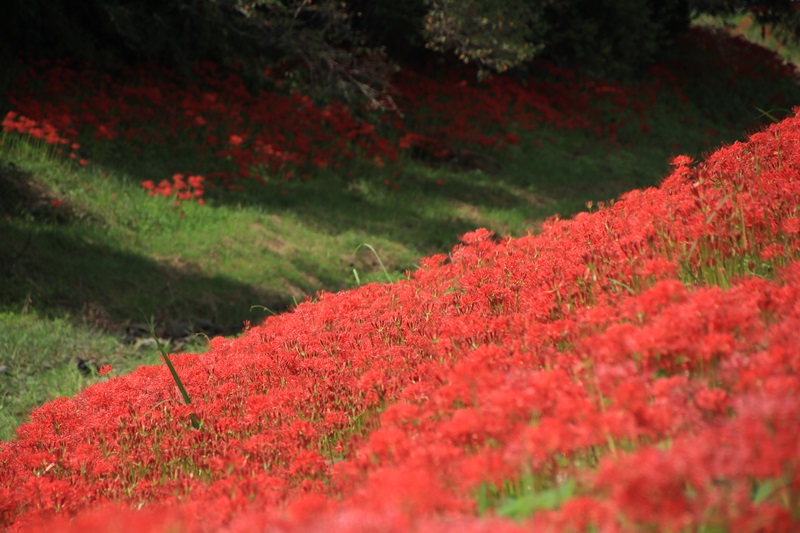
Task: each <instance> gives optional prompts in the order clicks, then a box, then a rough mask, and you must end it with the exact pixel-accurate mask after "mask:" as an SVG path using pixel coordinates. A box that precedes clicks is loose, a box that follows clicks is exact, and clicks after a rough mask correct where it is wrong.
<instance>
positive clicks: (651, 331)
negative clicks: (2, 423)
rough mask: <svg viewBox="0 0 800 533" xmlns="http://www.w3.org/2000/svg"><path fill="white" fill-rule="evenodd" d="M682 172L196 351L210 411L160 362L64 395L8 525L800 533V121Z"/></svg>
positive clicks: (197, 377)
mask: <svg viewBox="0 0 800 533" xmlns="http://www.w3.org/2000/svg"><path fill="white" fill-rule="evenodd" d="M796 112H800V109H798V110H797V111H796ZM675 163H676V169H675V171H674V172H673V173H672V174H671V175H670V176H669V177H667V178H666V180H665V181H664V182H663V184H662V185H661V187H659V188H657V189H656V188H653V189H647V190H644V191H634V192H631V193H628V194H626V195H625V196H623V197H622V198H621V199H619V200H618V201H617V202H615V203H613V204H612V205H610V206H607V207H606V206H604V207H603V208H601V209H600V210H599V211H597V212H595V213H591V214H589V213H583V214H581V215H578V216H577V217H575V218H574V219H571V220H558V219H553V220H551V221H549V222H548V223H547V224H546V225H545V227H544V229H543V231H542V233H541V234H540V235H536V236H528V237H525V238H520V239H512V240H503V241H501V242H496V241H495V240H493V238H492V235H491V233H490V232H488V231H486V230H478V231H476V232H473V233H470V234H467V235H465V236H464V237H463V245H461V246H458V247H456V248H455V249H454V250H453V251H452V253H451V254H450V255H449V257H448V256H445V255H438V256H433V257H430V258H427V259H425V260H423V261H422V267H421V269H420V270H418V271H417V272H415V273H414V274H413V276H409V279H408V280H406V281H401V282H398V283H395V284H391V285H377V284H372V285H367V286H364V287H362V288H359V289H357V290H352V291H346V292H341V293H337V294H324V293H323V294H320V295H319V297H318V299H317V301H315V302H308V303H304V304H302V305H300V306H298V307H297V308H296V309H295V310H294V311H293V312H292V313H288V314H284V315H279V316H275V317H271V318H269V319H267V320H266V321H265V322H264V323H263V324H261V325H258V326H252V327H250V328H249V329H248V331H247V332H246V334H245V335H244V336H242V337H241V338H238V339H234V340H228V339H223V338H216V339H213V340H212V341H211V346H210V350H209V351H208V352H207V353H204V354H200V355H191V354H186V355H175V356H174V364H175V367H176V369H177V372H178V373H179V374H180V375H181V378H182V381H183V383H184V385H185V386H186V388H187V389H188V392H189V394H190V396H191V397H192V399H193V403H192V404H191V405H190V406H187V405H185V404H184V403H183V402H182V401H181V397H180V394H179V392H178V391H177V390H176V388H175V384H174V382H173V381H172V378H171V377H170V374H169V372H168V371H167V369H166V368H164V367H162V366H157V367H143V368H140V369H138V370H137V371H135V372H134V373H132V374H130V375H127V376H122V377H115V378H111V379H110V380H109V381H108V382H105V383H100V384H97V385H94V386H92V387H90V388H88V389H86V390H84V391H83V392H82V393H80V394H78V395H77V396H75V397H73V398H61V399H58V400H56V401H53V402H50V403H47V404H45V405H44V406H42V407H41V408H39V409H37V410H36V411H34V413H33V414H32V415H31V420H30V422H28V423H26V424H25V425H23V426H21V427H20V428H19V429H18V432H17V438H16V439H15V440H12V441H10V442H7V443H3V444H2V445H0V523H1V524H2V525H3V526H4V527H7V528H9V529H10V530H12V531H37V530H49V531H53V530H65V531H81V530H87V529H116V530H120V531H137V532H138V531H161V530H167V529H180V530H185V531H220V530H225V531H256V530H258V531H262V530H281V531H348V532H353V531H356V532H357V531H398V532H399V531H408V530H417V531H452V530H453V529H456V528H458V529H459V530H462V529H463V530H464V531H490V530H491V531H521V530H523V529H526V530H529V529H534V530H542V531H588V530H596V529H599V530H602V531H641V530H654V531H670V530H671V531H678V530H699V529H703V528H709V529H715V530H728V531H757V530H758V531H761V530H764V531H785V532H789V531H793V530H796V529H797V528H798V527H800V507H798V501H800V451H799V450H800V449H799V448H798V446H797V442H798V440H799V439H800V395H799V394H798V392H800V377H798V376H799V374H798V371H799V370H800V350H798V347H799V346H800V337H798V331H800V307H798V305H797V302H798V301H800V261H799V259H800V235H798V228H800V222H798V220H799V219H800V207H798V206H800V115H795V116H794V117H792V118H790V119H787V120H786V121H784V122H782V123H780V124H777V125H775V126H773V127H770V128H769V129H768V130H766V131H764V132H762V133H758V134H755V135H753V136H752V137H751V138H750V140H749V141H748V142H746V143H737V144H735V145H733V146H731V147H728V148H724V149H721V150H719V151H718V152H716V153H714V154H713V155H711V156H710V157H709V158H708V159H707V160H706V161H705V162H702V163H700V164H698V165H697V166H695V167H691V166H690V164H689V163H690V162H689V161H687V160H685V159H677V160H676V162H675ZM774 247H779V248H780V252H779V253H778V252H774V251H773V252H770V253H767V251H768V250H772V249H773V248H774ZM767 256H768V257H769V259H765V257H767ZM773 272H777V275H775V276H772V275H771V273H773ZM760 276H768V277H774V279H771V280H770V279H764V278H762V277H760ZM703 281H708V282H710V283H703ZM191 414H194V415H195V416H196V417H197V418H198V419H199V420H200V421H201V427H200V429H197V430H195V429H193V427H192V424H191V421H190V415H191ZM554 491H557V492H554ZM556 493H557V494H559V495H560V496H559V498H558V499H556V500H553V498H550V499H549V500H548V499H543V498H539V499H537V498H536V497H537V496H539V495H552V494H556ZM526 502H527V503H526ZM548 502H549V503H548ZM524 505H528V511H527V512H526V513H523V516H528V517H527V518H526V519H525V521H524V522H522V523H516V522H509V521H505V520H503V519H502V518H501V515H507V514H513V513H516V512H517V511H514V509H518V508H519V507H520V506H524ZM140 509H141V510H140ZM481 510H483V511H484V512H486V513H488V517H480V516H479V513H480V511H481Z"/></svg>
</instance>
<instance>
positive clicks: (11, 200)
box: [0, 59, 800, 505]
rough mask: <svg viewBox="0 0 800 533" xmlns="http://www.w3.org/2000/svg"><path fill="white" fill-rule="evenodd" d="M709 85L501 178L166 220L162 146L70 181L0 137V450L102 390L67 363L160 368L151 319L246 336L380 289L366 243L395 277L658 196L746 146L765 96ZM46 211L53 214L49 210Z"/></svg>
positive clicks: (433, 179)
mask: <svg viewBox="0 0 800 533" xmlns="http://www.w3.org/2000/svg"><path fill="white" fill-rule="evenodd" d="M699 60H700V59H698V61H699ZM713 74H714V73H709V77H708V78H707V79H702V80H697V82H696V84H694V85H693V87H692V88H690V90H688V91H687V92H688V93H689V96H690V101H689V102H688V104H687V106H686V107H685V108H680V106H679V105H678V102H677V100H676V97H675V96H674V95H673V94H672V93H671V92H669V91H665V92H664V94H662V95H659V101H658V104H657V105H656V106H655V107H654V108H653V109H651V110H650V111H649V116H648V124H649V125H650V126H651V128H652V131H651V132H649V133H648V134H646V135H642V134H640V133H639V132H638V130H636V129H632V130H631V131H622V132H620V140H621V142H622V145H623V146H622V147H609V146H607V145H606V144H605V143H604V142H603V141H600V140H598V139H597V138H596V137H594V135H592V134H591V133H588V132H581V131H563V130H557V129H554V128H546V127H545V128H541V129H540V130H538V131H537V132H536V133H526V132H519V134H520V136H521V142H520V147H515V148H512V149H510V150H508V151H507V152H504V153H501V154H494V155H493V157H495V158H496V159H497V161H498V163H499V164H500V165H501V167H502V171H501V172H500V173H499V174H497V175H488V174H486V173H483V172H481V171H469V172H467V171H459V170H457V169H453V168H430V167H428V166H426V165H424V164H423V163H421V162H419V161H413V160H409V161H406V164H405V166H404V168H403V170H402V171H401V173H400V174H399V175H397V176H393V175H389V174H388V173H385V175H384V174H382V171H381V170H379V169H375V168H371V167H370V168H367V167H359V166H357V165H356V166H354V167H352V168H351V169H349V170H350V172H351V176H350V177H348V178H346V179H345V178H344V177H342V176H339V175H335V174H318V175H316V176H315V177H314V179H312V180H309V181H307V182H279V183H278V182H273V181H268V182H267V184H265V185H264V186H263V187H260V188H251V189H250V190H248V191H247V192H246V193H236V192H226V193H224V194H221V193H214V192H213V191H212V192H210V194H209V195H208V196H209V199H208V203H209V205H206V206H199V205H196V204H194V203H184V204H182V205H181V206H180V208H179V209H176V208H174V207H173V206H172V201H171V200H169V199H166V198H161V197H157V198H152V197H149V196H148V195H147V194H146V193H145V192H144V191H143V189H142V188H141V186H140V182H141V181H142V180H144V179H152V178H153V176H164V175H170V174H171V173H172V170H170V169H173V168H189V167H188V166H186V165H185V164H183V163H191V158H192V157H193V154H181V153H177V154H175V153H168V152H166V151H164V150H163V147H151V148H150V149H146V150H145V151H144V152H142V153H136V152H134V151H133V150H132V147H130V146H127V145H125V144H124V143H119V142H116V143H108V144H100V143H92V142H91V140H88V141H87V142H83V143H82V144H84V145H85V147H86V150H87V152H88V157H89V159H90V164H89V165H88V166H86V167H80V166H78V165H76V164H74V163H72V162H70V161H68V160H65V159H63V158H60V157H56V156H54V155H53V154H51V153H50V150H49V149H48V148H46V147H44V146H42V145H41V144H38V143H35V142H31V141H28V140H25V139H21V138H19V137H17V136H6V137H5V138H4V139H3V144H2V145H1V146H0V208H1V209H2V212H0V236H2V246H0V370H2V371H1V372H0V387H2V388H0V438H2V439H8V438H10V437H11V436H12V435H13V431H14V428H15V427H16V426H17V425H18V424H19V423H20V422H21V421H22V420H23V419H24V417H25V416H26V415H27V413H29V412H30V410H31V409H32V408H33V407H35V406H36V405H39V404H41V403H42V402H44V401H46V400H48V399H51V398H54V397H56V396H59V395H70V394H74V393H75V392H76V391H78V390H80V389H81V388H82V387H84V386H86V385H87V384H89V383H91V382H94V381H97V380H98V379H106V378H103V377H99V376H96V375H90V376H85V375H83V374H81V373H80V372H79V371H78V369H77V360H78V359H82V360H94V361H97V362H98V363H99V364H112V365H113V366H114V367H115V371H114V375H117V374H121V373H124V372H126V371H129V370H131V369H133V368H135V367H136V366H138V365H140V364H160V363H161V362H162V359H161V357H160V355H159V354H158V351H157V349H156V348H155V347H154V346H149V345H148V346H145V347H143V348H142V349H137V348H136V347H135V346H134V345H126V344H123V343H122V342H121V339H122V338H123V336H124V335H125V330H126V326H128V325H129V324H131V323H141V322H144V321H145V320H146V319H148V318H150V317H153V318H154V320H155V323H156V326H157V328H158V327H161V328H162V330H163V329H164V328H166V327H167V325H168V324H169V323H170V322H175V321H177V322H181V323H190V324H191V323H195V322H197V321H200V320H206V321H211V322H213V323H215V324H219V325H221V326H224V327H229V326H233V325H236V324H241V323H242V321H244V320H250V321H252V322H257V321H259V320H261V319H263V318H264V317H265V316H267V315H268V314H269V313H271V312H281V311H284V310H287V309H289V308H291V307H292V305H293V304H294V303H295V302H298V301H302V300H303V299H304V298H306V297H313V295H314V294H315V292H316V291H318V290H323V289H324V290H329V291H336V290H341V289H346V288H349V287H353V286H355V285H356V284H357V283H359V282H360V283H367V282H372V281H378V282H385V281H386V274H385V273H384V271H383V268H382V265H381V264H380V262H379V260H378V258H377V257H376V255H375V254H373V253H372V252H371V251H370V250H369V248H367V247H361V248H359V246H360V245H362V244H364V243H367V244H369V245H370V246H372V247H373V248H374V249H375V251H376V252H377V256H378V257H379V258H380V261H381V262H382V263H383V265H385V267H386V269H387V270H388V274H389V277H391V278H392V279H397V278H399V277H402V275H403V272H404V271H406V270H413V269H414V268H415V265H416V263H417V262H418V260H419V258H420V257H422V256H426V255H429V254H432V253H438V252H445V251H447V250H449V249H450V248H451V247H452V246H453V245H454V244H456V243H457V242H458V236H459V235H460V234H463V233H465V232H467V231H471V230H473V229H475V228H477V227H488V228H490V229H493V230H495V231H496V232H497V233H498V234H499V235H501V236H519V235H523V234H525V233H527V232H529V231H535V230H536V228H537V225H538V224H539V223H540V222H541V221H542V220H544V219H545V218H546V217H549V216H551V215H554V214H556V213H558V214H561V215H565V216H568V215H571V214H574V213H576V212H578V211H580V210H583V209H585V208H586V207H585V204H586V202H588V201H593V202H595V203H596V202H598V201H604V200H608V199H611V198H614V197H616V196H617V195H619V194H620V193H622V192H624V191H627V190H630V189H633V188H641V187H647V186H653V185H656V184H657V183H658V181H659V180H660V179H661V178H662V177H663V176H664V175H665V174H666V173H667V172H668V170H669V164H668V161H669V160H670V158H671V157H672V156H674V155H677V154H678V153H688V154H691V155H695V156H700V155H702V154H703V153H704V152H709V151H712V150H713V149H714V148H715V147H717V146H718V145H719V144H720V143H723V142H732V141H734V140H736V139H738V138H742V136H743V130H744V129H746V128H748V127H751V125H752V123H753V122H752V121H753V120H754V119H757V118H758V111H757V110H756V107H757V105H758V104H760V103H761V101H762V100H765V101H766V100H768V98H769V96H770V95H771V94H772V91H773V90H774V87H771V86H770V85H769V84H768V83H764V84H762V85H761V86H759V85H758V84H757V83H756V82H751V86H748V88H747V92H746V93H737V91H735V90H730V89H727V90H725V91H721V90H720V88H719V87H718V86H714V83H719V80H718V79H717V78H715V77H714V76H713ZM718 78H719V79H722V78H724V74H722V75H720V76H718ZM703 83H706V85H703ZM795 89H796V87H795ZM759 91H760V92H759ZM742 94H745V95H746V96H747V98H744V97H743V96H742ZM797 94H800V93H797ZM709 95H711V96H709ZM762 97H763V98H762ZM708 98H712V99H713V100H714V105H715V112H713V113H709V112H708V109H707V104H708ZM798 101H800V98H798ZM679 108H680V109H681V110H680V111H679V112H676V109H679ZM537 141H538V142H540V143H541V145H540V147H538V148H533V147H534V146H535V145H536V143H537ZM176 159H180V161H176ZM385 179H391V181H392V182H393V183H394V184H397V185H398V186H399V188H398V189H397V190H395V189H393V188H392V187H387V186H386V185H384V180H385ZM54 199H59V200H61V201H62V204H61V205H60V206H54V205H52V200H54ZM354 271H355V274H354ZM230 329H231V330H233V328H232V327H231V328H230ZM188 349H191V350H193V351H197V350H200V349H202V343H201V342H199V341H198V342H194V343H193V344H191V345H190V346H189V347H188ZM537 505H538V504H537Z"/></svg>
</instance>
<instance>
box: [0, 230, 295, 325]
mask: <svg viewBox="0 0 800 533" xmlns="http://www.w3.org/2000/svg"><path fill="white" fill-rule="evenodd" d="M94 234H95V230H94V229H93V228H92V227H86V226H85V225H81V224H72V223H69V222H66V223H58V222H55V223H46V224H41V223H37V222H35V221H25V220H21V219H18V218H17V219H14V218H12V219H8V218H6V219H5V220H0V235H2V236H3V237H2V240H3V246H1V247H0V265H2V266H0V308H5V309H8V310H12V311H17V312H19V311H21V310H23V309H32V310H36V311H37V312H38V313H39V314H41V315H42V316H58V315H63V314H64V313H68V314H70V315H71V316H73V317H76V318H77V317H83V320H87V321H90V322H91V323H90V324H88V325H89V326H92V327H95V328H98V329H102V330H105V331H110V332H113V333H120V331H119V328H120V326H121V325H123V324H125V323H126V322H129V321H130V322H143V321H144V320H145V318H148V319H149V318H150V317H155V319H156V323H157V324H162V325H163V324H166V323H168V322H170V321H183V322H188V323H194V322H195V321H196V320H198V319H205V320H210V321H212V322H214V323H215V324H219V325H220V326H223V327H225V328H229V329H230V330H232V331H234V330H235V329H236V328H237V327H238V326H241V323H242V321H243V320H252V321H254V322H255V321H257V320H259V319H261V318H263V316H264V312H263V311H260V310H257V309H256V310H252V311H251V306H253V305H263V306H266V307H268V308H270V309H271V310H273V311H276V312H277V311H282V310H285V309H286V308H288V307H289V305H290V302H287V301H286V300H285V298H286V297H285V295H282V294H280V293H279V292H277V291H274V290H270V289H260V288H255V287H251V286H249V285H245V284H242V283H238V282H236V281H232V280H230V279H226V278H224V277H221V276H215V277H209V276H206V275H203V274H202V273H200V272H197V271H192V270H191V269H187V268H182V266H181V265H179V264H177V265H168V264H163V263H158V262H155V261H152V260H150V259H148V258H145V257H143V256H140V255H136V254H131V253H127V252H125V251H123V250H119V249H115V248H112V247H109V246H108V245H105V244H100V243H99V242H98V241H99V240H100V238H101V237H99V236H98V237H97V239H95V238H94Z"/></svg>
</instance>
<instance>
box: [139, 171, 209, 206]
mask: <svg viewBox="0 0 800 533" xmlns="http://www.w3.org/2000/svg"><path fill="white" fill-rule="evenodd" d="M204 181H205V178H204V177H203V176H189V177H188V178H187V177H185V176H184V175H183V174H174V175H173V176H172V180H171V181H170V180H161V181H160V182H159V183H158V185H156V184H155V182H154V181H153V180H146V181H143V182H142V187H144V188H145V189H147V190H148V191H150V196H155V195H157V194H160V195H162V196H172V195H175V198H176V202H177V203H178V204H180V202H182V201H185V200H192V199H195V198H196V199H197V203H199V204H200V205H203V204H205V200H204V199H203V192H205V189H204V184H203V182H204Z"/></svg>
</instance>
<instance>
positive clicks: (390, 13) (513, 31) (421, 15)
mask: <svg viewBox="0 0 800 533" xmlns="http://www.w3.org/2000/svg"><path fill="white" fill-rule="evenodd" d="M3 5H4V7H3V8H1V9H2V11H4V12H5V13H2V16H0V46H2V54H3V58H4V59H5V60H6V61H13V60H14V59H15V58H16V57H17V56H18V54H19V53H20V51H24V52H25V53H28V54H31V55H33V56H35V57H41V56H46V57H54V56H56V57H64V56H67V57H71V58H73V59H74V60H77V61H87V62H91V63H93V64H94V65H95V66H99V67H100V68H104V69H108V70H112V71H113V70H114V69H115V68H120V67H122V66H124V65H126V64H129V63H130V62H134V61H142V60H145V61H157V62H159V63H162V64H164V65H166V66H168V67H170V68H173V69H175V70H176V71H178V72H179V73H182V74H186V73H190V72H191V66H192V65H193V64H195V63H196V62H197V61H201V60H211V61H214V62H216V63H219V64H221V65H223V66H225V67H228V68H235V69H237V70H239V71H240V73H241V74H243V75H244V77H245V78H246V79H247V80H248V82H249V83H252V84H258V83H260V82H261V81H262V78H263V76H261V74H263V72H264V70H265V69H280V71H281V73H282V74H287V73H288V74H289V75H290V77H291V78H292V79H293V80H295V82H296V83H298V84H303V85H304V89H305V90H308V91H310V92H311V94H312V95H313V96H315V97H318V98H326V97H331V96H336V97H344V98H346V99H353V98H359V99H361V98H366V99H367V100H368V101H369V102H370V103H372V104H373V106H374V107H386V106H391V99H390V98H387V97H386V96H387V94H389V92H388V91H389V84H388V80H389V79H390V77H391V75H392V73H393V72H395V71H396V68H397V65H398V64H399V63H403V64H406V65H408V64H409V61H411V62H413V61H430V60H431V59H432V58H437V57H441V56H443V55H444V56H446V55H450V54H453V55H455V56H456V57H457V58H458V59H459V60H461V61H463V62H464V63H469V64H473V65H475V67H476V73H477V74H478V75H479V76H481V75H485V74H487V73H490V72H494V71H507V70H510V69H524V68H530V65H531V63H530V60H531V59H532V58H534V57H537V56H538V57H544V58H547V59H549V60H552V61H555V62H557V63H558V64H560V65H566V66H570V67H579V68H582V69H584V70H585V71H589V72H594V73H598V74H603V75H614V76H629V75H636V74H637V73H638V72H641V71H642V69H643V68H645V67H646V66H648V65H649V64H652V63H653V62H654V61H656V60H657V59H658V58H659V56H660V54H661V53H662V52H664V51H665V50H667V49H668V48H669V47H670V45H671V43H672V42H673V41H674V40H675V39H676V38H677V37H679V36H680V35H681V34H682V33H683V32H684V31H686V29H687V28H688V26H689V21H690V19H691V18H692V17H693V16H696V15H698V14H713V15H726V14H736V13H743V12H750V13H751V14H752V15H753V16H754V17H755V19H756V20H757V21H758V22H759V23H765V24H769V26H770V28H772V31H773V32H774V33H776V34H781V35H783V36H784V38H786V39H794V40H795V41H796V39H797V35H798V34H800V31H798V30H799V29H800V23H799V22H798V21H800V10H798V9H797V7H798V2H794V1H792V0H761V1H744V0H736V1H734V0H558V1H556V0H501V1H496V0H404V1H402V2H397V1H396V0H349V1H346V0H345V1H341V0H83V1H82V2H72V1H71V0H5V1H4V2H3ZM412 64H413V63H412Z"/></svg>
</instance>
